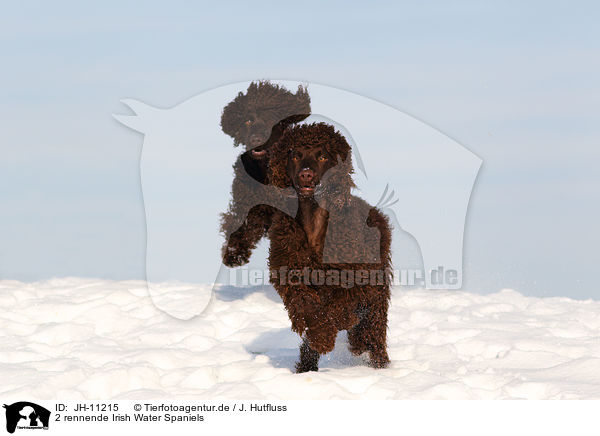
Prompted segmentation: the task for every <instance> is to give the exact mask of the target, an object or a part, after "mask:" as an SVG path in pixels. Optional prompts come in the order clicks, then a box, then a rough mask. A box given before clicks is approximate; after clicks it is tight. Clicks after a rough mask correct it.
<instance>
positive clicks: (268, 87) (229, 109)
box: [221, 81, 310, 159]
mask: <svg viewBox="0 0 600 436" xmlns="http://www.w3.org/2000/svg"><path fill="white" fill-rule="evenodd" d="M308 115H310V97H309V96H308V92H307V90H306V88H304V87H302V86H299V87H298V91H297V92H296V93H295V94H294V93H292V92H290V91H288V90H287V89H285V88H283V87H281V86H279V85H276V84H272V83H270V82H268V81H260V82H252V83H251V84H250V86H249V87H248V90H247V91H246V93H245V94H244V93H242V92H240V93H239V94H238V95H237V97H236V98H235V100H233V101H232V102H230V103H229V104H228V105H227V106H225V108H224V109H223V114H222V116H221V128H222V130H223V132H224V133H226V134H227V135H229V136H231V137H232V138H233V141H234V145H235V146H238V145H239V144H243V145H244V146H245V147H246V150H247V151H250V150H252V154H253V157H254V158H258V159H260V158H266V154H267V150H266V148H268V147H269V146H271V145H272V144H273V143H274V142H275V141H276V140H277V139H279V137H280V136H281V134H282V133H283V131H284V130H285V128H286V127H287V126H289V125H291V124H293V123H297V122H299V121H302V120H303V119H305V118H306V117H307V116H308Z"/></svg>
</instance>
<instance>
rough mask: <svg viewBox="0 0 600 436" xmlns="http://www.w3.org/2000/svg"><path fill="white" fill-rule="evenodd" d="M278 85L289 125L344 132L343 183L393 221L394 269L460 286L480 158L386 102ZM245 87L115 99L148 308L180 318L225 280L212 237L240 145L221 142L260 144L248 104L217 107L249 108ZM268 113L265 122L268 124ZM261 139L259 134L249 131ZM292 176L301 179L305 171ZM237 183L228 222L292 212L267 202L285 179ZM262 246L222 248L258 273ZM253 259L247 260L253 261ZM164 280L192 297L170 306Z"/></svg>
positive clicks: (218, 242)
mask: <svg viewBox="0 0 600 436" xmlns="http://www.w3.org/2000/svg"><path fill="white" fill-rule="evenodd" d="M278 83H279V84H280V86H282V87H284V88H285V89H287V90H298V91H296V93H295V94H293V93H291V92H290V93H289V94H290V98H292V97H294V98H295V99H296V100H294V101H296V103H297V100H298V97H301V99H300V100H301V101H302V102H301V104H304V105H305V106H306V107H305V108H302V110H299V109H296V108H293V109H291V110H290V111H288V112H289V113H290V114H296V113H297V112H301V113H300V114H297V115H299V116H298V119H295V120H293V121H294V122H300V123H314V122H319V121H321V122H322V121H325V122H326V123H327V124H331V125H334V126H335V128H336V130H338V131H339V132H340V133H341V134H342V135H343V137H344V138H345V140H347V142H348V144H349V146H350V147H351V149H352V153H351V160H352V162H353V165H354V168H355V169H356V171H355V172H354V174H353V179H354V183H355V185H356V188H354V187H353V188H352V189H353V190H357V191H358V192H357V194H358V196H360V197H362V198H363V199H365V200H367V202H369V203H370V204H377V206H378V207H379V208H380V209H381V210H383V212H384V213H385V214H387V215H388V216H389V218H390V220H391V224H392V226H393V228H394V233H393V235H392V256H393V258H392V261H393V268H394V272H396V270H403V269H404V268H418V269H420V270H422V271H423V274H422V276H421V277H422V285H423V287H425V288H428V289H460V288H461V287H462V276H463V265H462V262H463V260H462V248H463V235H464V227H465V220H466V215H467V209H468V205H469V201H470V196H471V192H472V189H473V186H474V182H475V179H476V177H477V174H478V172H479V168H480V166H481V164H482V160H481V159H480V158H479V157H477V156H476V155H474V154H473V153H472V152H470V151H469V150H467V149H466V148H465V147H463V146H462V145H460V144H458V143H457V142H456V141H454V140H452V139H451V138H449V137H447V136H445V135H443V134H442V133H440V132H439V131H437V130H435V129H434V128H432V127H430V126H428V125H426V124H425V123H423V122H421V121H419V120H417V119H415V118H413V117H411V116H409V115H407V114H405V113H403V112H401V111H399V110H397V109H394V108H392V107H390V106H388V105H385V104H382V103H379V102H377V101H374V100H371V99H369V98H366V97H362V96H359V95H356V94H353V93H350V92H347V91H343V90H340V89H336V88H330V87H327V86H323V85H318V84H302V83H299V82H292V81H278ZM249 85H251V84H250V82H245V83H238V84H232V85H227V86H223V87H220V88H216V89H213V90H210V91H207V92H204V93H202V94H200V95H197V96H196V97H193V98H191V99H189V100H187V101H185V102H183V103H181V104H179V105H177V106H175V107H173V108H170V109H158V108H155V107H152V106H150V105H147V104H144V103H141V102H139V101H136V100H131V99H126V100H122V101H123V103H124V104H126V105H127V106H128V107H129V108H131V109H132V110H133V112H134V113H135V115H115V118H116V119H117V120H118V121H119V122H121V123H122V124H124V125H126V126H128V127H130V128H132V129H134V130H136V131H138V132H141V133H143V134H144V144H143V148H142V154H141V161H140V168H141V183H142V192H143V196H144V206H145V212H146V226H147V242H146V243H147V246H146V248H147V249H146V273H147V277H146V278H147V282H148V288H149V291H150V295H151V296H152V298H153V300H154V302H155V304H156V305H157V307H159V308H160V309H163V310H165V311H166V312H168V313H170V314H172V315H174V316H176V317H178V318H183V319H189V318H191V317H192V316H194V315H197V314H199V313H201V312H202V311H203V310H204V308H205V307H206V306H207V305H208V303H209V302H210V299H211V294H212V292H211V291H212V288H213V285H215V284H219V283H221V284H229V283H230V281H229V278H230V277H231V274H230V271H231V270H230V269H229V268H227V267H225V266H224V265H223V264H222V259H223V257H222V256H221V255H220V254H221V252H220V250H221V246H222V245H223V236H222V235H220V234H219V233H218V229H219V222H220V217H221V215H222V214H223V212H224V211H226V210H227V209H228V202H229V198H230V197H231V194H232V191H233V190H234V189H235V186H233V187H232V182H231V180H232V179H231V173H232V171H231V166H232V164H234V163H235V165H237V164H238V163H239V160H240V156H238V155H239V154H240V151H239V148H238V149H236V148H235V147H234V146H233V145H235V144H237V143H240V144H241V143H243V141H244V140H246V142H248V143H249V144H246V148H248V146H249V147H250V150H249V151H248V152H252V150H254V151H256V150H258V152H262V151H263V150H262V148H261V147H264V144H263V146H261V145H257V144H258V143H259V142H260V141H258V140H256V141H254V139H256V138H254V137H253V136H252V135H253V134H254V132H253V131H252V130H248V131H246V130H244V129H245V128H246V127H247V126H246V124H245V123H246V122H247V121H249V122H250V123H248V126H250V127H251V126H252V122H254V121H255V118H252V116H254V112H252V111H250V112H252V113H250V115H251V116H250V117H249V118H248V117H246V115H247V114H245V113H244V114H241V115H239V114H237V113H236V117H234V118H232V119H234V121H235V122H233V123H232V126H233V127H231V126H229V121H228V117H229V112H230V111H231V110H232V105H231V104H232V103H233V102H235V101H236V98H237V99H238V103H239V105H238V104H236V105H234V106H235V108H236V110H237V109H238V108H239V107H241V108H242V110H244V111H247V108H248V107H250V106H249V105H248V104H246V103H244V104H241V103H240V102H241V100H244V101H245V100H246V99H242V97H240V96H242V95H244V94H243V93H244V92H246V96H248V95H250V96H253V95H254V94H253V92H254V91H253V88H252V87H251V86H249ZM307 94H308V95H310V97H308V95H307ZM253 98H254V97H253ZM242 103H243V102H242ZM296 103H294V104H296ZM309 103H310V113H311V114H312V115H310V116H308V117H306V114H305V113H304V112H305V111H306V110H308V109H309V108H308V104H309ZM253 104H254V103H253ZM238 106H239V107H238ZM227 108H229V109H227ZM224 109H227V110H225V111H224ZM255 109H256V108H255ZM283 112H285V111H283ZM283 112H282V113H283ZM224 115H225V119H226V121H227V122H225V124H223V122H224V121H223V116H224ZM238 115H239V116H238ZM285 115H286V116H287V115H288V113H287V112H285ZM261 117H262V118H265V119H266V116H262V115H261ZM246 118H248V119H247V120H246V121H245V122H243V123H242V122H241V121H243V120H244V119H246ZM251 118H252V119H251ZM279 118H280V117H279ZM279 118H277V117H276V119H274V120H269V121H268V122H267V124H268V125H269V126H271V125H274V126H276V125H277V121H278V120H279ZM240 120H241V121H240ZM240 123H241V124H240ZM240 126H242V127H240ZM245 126H246V127H245ZM230 127H231V128H230ZM234 127H235V128H234ZM271 127H272V126H271ZM272 128H273V127H272ZM230 130H231V131H230ZM238 136H239V137H238ZM246 137H247V138H246ZM265 137H266V133H265V132H262V133H261V137H260V140H261V141H263V140H264V138H265ZM232 138H233V141H232ZM236 141H237V142H236ZM253 141H254V142H253ZM232 142H233V144H232ZM242 153H243V151H242ZM236 156H237V158H236ZM243 156H244V155H243V154H242V155H241V157H242V160H243ZM258 157H260V156H258ZM314 158H315V159H323V158H322V157H319V156H315V157H314ZM254 160H255V161H258V160H257V159H254ZM263 160H265V159H263ZM344 162H345V161H343V160H342V161H341V162H340V164H341V165H343V164H344ZM347 162H348V163H349V162H350V159H347ZM259 163H260V162H259ZM235 168H236V167H235V166H234V171H235ZM315 168H316V167H315ZM334 172H335V171H333V170H332V169H329V170H328V171H326V172H324V173H323V175H322V176H323V179H322V180H319V182H320V184H321V185H325V182H327V178H328V175H329V174H330V173H331V174H333V173H334ZM299 174H300V172H298V175H299ZM302 175H303V176H305V178H306V177H308V176H307V173H306V172H305V173H303V174H302ZM309 175H310V174H309ZM236 177H237V175H236ZM309 178H310V177H309ZM296 182H297V184H298V185H302V183H304V185H306V186H304V187H305V188H307V189H305V191H306V192H309V191H310V190H311V189H312V188H313V186H312V185H313V184H314V185H315V186H314V189H315V191H314V193H315V196H316V194H318V188H319V183H316V179H314V180H304V181H303V182H302V183H299V182H300V180H297V181H296ZM313 182H314V183H313ZM234 183H235V182H234ZM244 183H247V185H248V186H250V187H251V188H252V187H254V188H252V189H254V190H255V191H256V193H255V195H253V196H252V197H253V198H259V199H260V200H259V201H258V202H256V203H254V204H248V205H247V207H245V209H244V210H241V211H238V212H239V217H238V218H239V222H240V225H241V224H242V223H243V222H244V220H245V219H246V217H247V216H249V215H247V214H249V213H250V211H251V210H252V209H253V207H254V206H257V205H260V204H268V205H272V206H274V207H276V208H278V209H280V210H283V211H284V212H285V213H287V214H289V215H291V216H295V214H296V210H295V209H294V202H291V203H290V202H287V203H286V204H292V206H291V208H288V209H285V207H286V206H285V204H280V203H278V202H277V201H275V200H273V199H277V198H289V196H290V191H289V189H287V188H286V187H284V186H276V185H274V184H270V183H266V184H265V183H261V181H257V180H256V177H250V176H248V177H247V180H245V181H244ZM300 187H302V186H300ZM292 191H293V192H292V195H294V196H295V198H297V192H296V191H294V189H293V188H292ZM382 193H383V194H382ZM259 194H260V195H259ZM378 199H379V201H378ZM284 203H285V202H284ZM296 203H297V201H296ZM284 209H285V210H284ZM242 215H243V216H242ZM367 230H368V229H366V231H367ZM330 233H331V234H332V235H333V234H334V232H330ZM338 233H340V234H342V232H338ZM263 234H264V233H263ZM328 234H329V233H328ZM328 237H329V236H327V237H326V246H325V247H324V253H327V238H328ZM342 237H343V235H342ZM259 239H260V235H259ZM411 244H412V245H411ZM408 248H411V249H410V250H408ZM411 250H412V251H411ZM409 251H410V252H411V253H414V257H415V258H417V257H418V260H417V261H416V263H415V262H413V261H412V260H411V259H409V260H406V259H405V258H403V256H404V254H405V253H407V252H409ZM262 254H263V257H262V258H260V257H259V254H255V255H254V256H253V257H252V258H250V253H241V255H240V254H239V253H234V255H232V256H231V258H232V259H233V261H232V262H231V263H232V264H235V261H238V260H239V259H241V260H242V261H243V262H247V261H248V258H250V259H249V261H250V263H249V266H250V267H251V268H254V269H255V270H261V271H263V270H264V268H265V266H266V262H265V257H266V256H265V255H264V253H262ZM330 254H331V259H330V261H331V262H336V261H340V262H345V261H346V260H345V259H338V258H336V255H337V254H338V253H335V252H332V253H330ZM254 260H258V261H257V262H256V263H255V264H253V263H252V262H253V261H254ZM238 264H242V262H238ZM238 271H239V270H238ZM448 273H451V274H450V275H448ZM445 279H448V280H445ZM165 281H178V282H184V283H191V284H192V288H193V292H191V293H189V294H190V295H193V299H192V300H188V301H186V302H185V304H181V303H177V301H175V300H176V299H177V298H180V295H177V294H173V293H171V294H166V293H165V292H162V290H161V289H160V286H159V285H157V284H156V283H159V282H165ZM266 282H268V280H266ZM186 286H187V285H186ZM186 290H190V289H189V288H187V287H183V285H182V291H186Z"/></svg>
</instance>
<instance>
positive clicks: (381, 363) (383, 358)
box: [369, 351, 390, 369]
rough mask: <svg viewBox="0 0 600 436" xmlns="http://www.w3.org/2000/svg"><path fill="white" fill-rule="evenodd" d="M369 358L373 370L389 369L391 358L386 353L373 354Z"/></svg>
mask: <svg viewBox="0 0 600 436" xmlns="http://www.w3.org/2000/svg"><path fill="white" fill-rule="evenodd" d="M369 357H370V358H369V366H370V367H372V368H377V369H381V368H387V367H388V366H389V364H390V358H389V357H388V354H387V352H385V351H384V352H383V353H373V352H371V353H370V356H369Z"/></svg>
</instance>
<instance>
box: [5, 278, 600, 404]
mask: <svg viewBox="0 0 600 436" xmlns="http://www.w3.org/2000/svg"><path fill="white" fill-rule="evenodd" d="M162 289H164V291H165V292H171V293H176V292H180V290H181V289H185V287H184V288H182V287H177V286H175V285H172V286H169V285H164V286H163V287H162ZM171 295H172V294H171ZM187 297H188V295H186V293H185V292H181V299H180V301H181V303H182V304H183V305H185V304H186V298H187ZM189 301H193V298H191V299H190V300H189ZM598 314H600V302H596V301H574V300H570V299H567V298H547V299H541V298H529V297H524V296H522V295H520V294H518V293H516V292H514V291H510V290H504V291H502V292H498V293H495V294H491V295H476V294H470V293H465V292H458V291H448V292H441V291H424V290H417V291H414V290H413V291H404V290H401V289H395V290H394V292H393V298H392V305H391V310H390V316H389V354H390V358H391V360H392V363H391V365H390V367H389V368H388V369H384V370H374V369H371V368H369V367H367V366H365V364H364V359H362V358H359V357H354V356H352V355H351V354H350V353H349V352H348V351H347V350H346V338H345V334H344V333H341V334H340V335H339V336H338V341H337V344H336V349H335V350H334V351H333V352H332V353H330V354H329V355H326V356H324V357H322V358H321V362H320V370H319V372H317V373H315V372H312V373H306V374H300V375H297V374H294V373H293V371H292V369H293V365H294V362H295V361H296V359H297V355H298V350H297V346H298V341H299V339H298V337H297V335H295V334H294V333H292V332H291V331H290V329H289V321H288V319H287V314H286V312H285V310H284V308H283V305H282V303H281V300H280V299H279V297H278V296H277V294H276V293H275V291H274V290H273V289H272V288H270V287H264V288H231V287H229V288H222V289H221V290H219V291H218V292H217V293H216V294H215V296H214V298H213V300H212V302H211V304H210V305H209V306H208V308H207V309H206V310H205V312H204V313H203V314H202V315H200V316H198V317H195V318H193V319H191V320H187V321H184V320H179V319H176V318H173V317H171V316H169V315H167V314H166V313H164V312H162V311H160V310H159V309H157V308H156V306H155V305H154V304H153V302H152V300H151V299H150V298H149V296H148V290H147V288H146V286H145V283H144V282H141V281H121V282H115V281H104V280H89V279H75V278H73V279H70V278H69V279H54V280H50V281H45V282H37V283H21V282H16V281H7V280H4V281H0V325H1V339H0V341H1V346H0V380H2V383H1V384H0V395H1V396H2V397H3V398H5V399H7V398H15V399H17V398H37V399H56V400H68V399H151V398H172V399H176V398H195V399H330V398H335V399H345V398H348V399H354V398H360V399H391V398H395V399H402V398H430V399H433V398H440V399H441V398H452V399H462V398H473V399H478V398H480V399H488V398H489V399H494V398H532V399H533V398H536V399H537V398H553V399H570V398H596V399H597V398H600V316H598Z"/></svg>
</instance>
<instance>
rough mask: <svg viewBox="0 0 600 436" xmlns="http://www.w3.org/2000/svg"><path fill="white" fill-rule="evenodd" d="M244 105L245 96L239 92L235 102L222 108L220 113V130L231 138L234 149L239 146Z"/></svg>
mask: <svg viewBox="0 0 600 436" xmlns="http://www.w3.org/2000/svg"><path fill="white" fill-rule="evenodd" d="M245 105H246V96H245V95H244V94H242V93H241V92H240V93H239V94H238V96H237V97H236V99H235V100H233V101H231V102H230V103H229V104H228V105H227V106H225V107H224V108H223V112H222V113H221V130H222V131H223V133H225V134H226V135H229V136H231V137H232V138H233V145H234V146H235V147H237V146H238V145H239V144H240V140H239V139H240V138H239V135H240V128H241V126H242V123H243V122H244V121H245V120H243V119H242V118H243V112H244V107H245Z"/></svg>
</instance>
